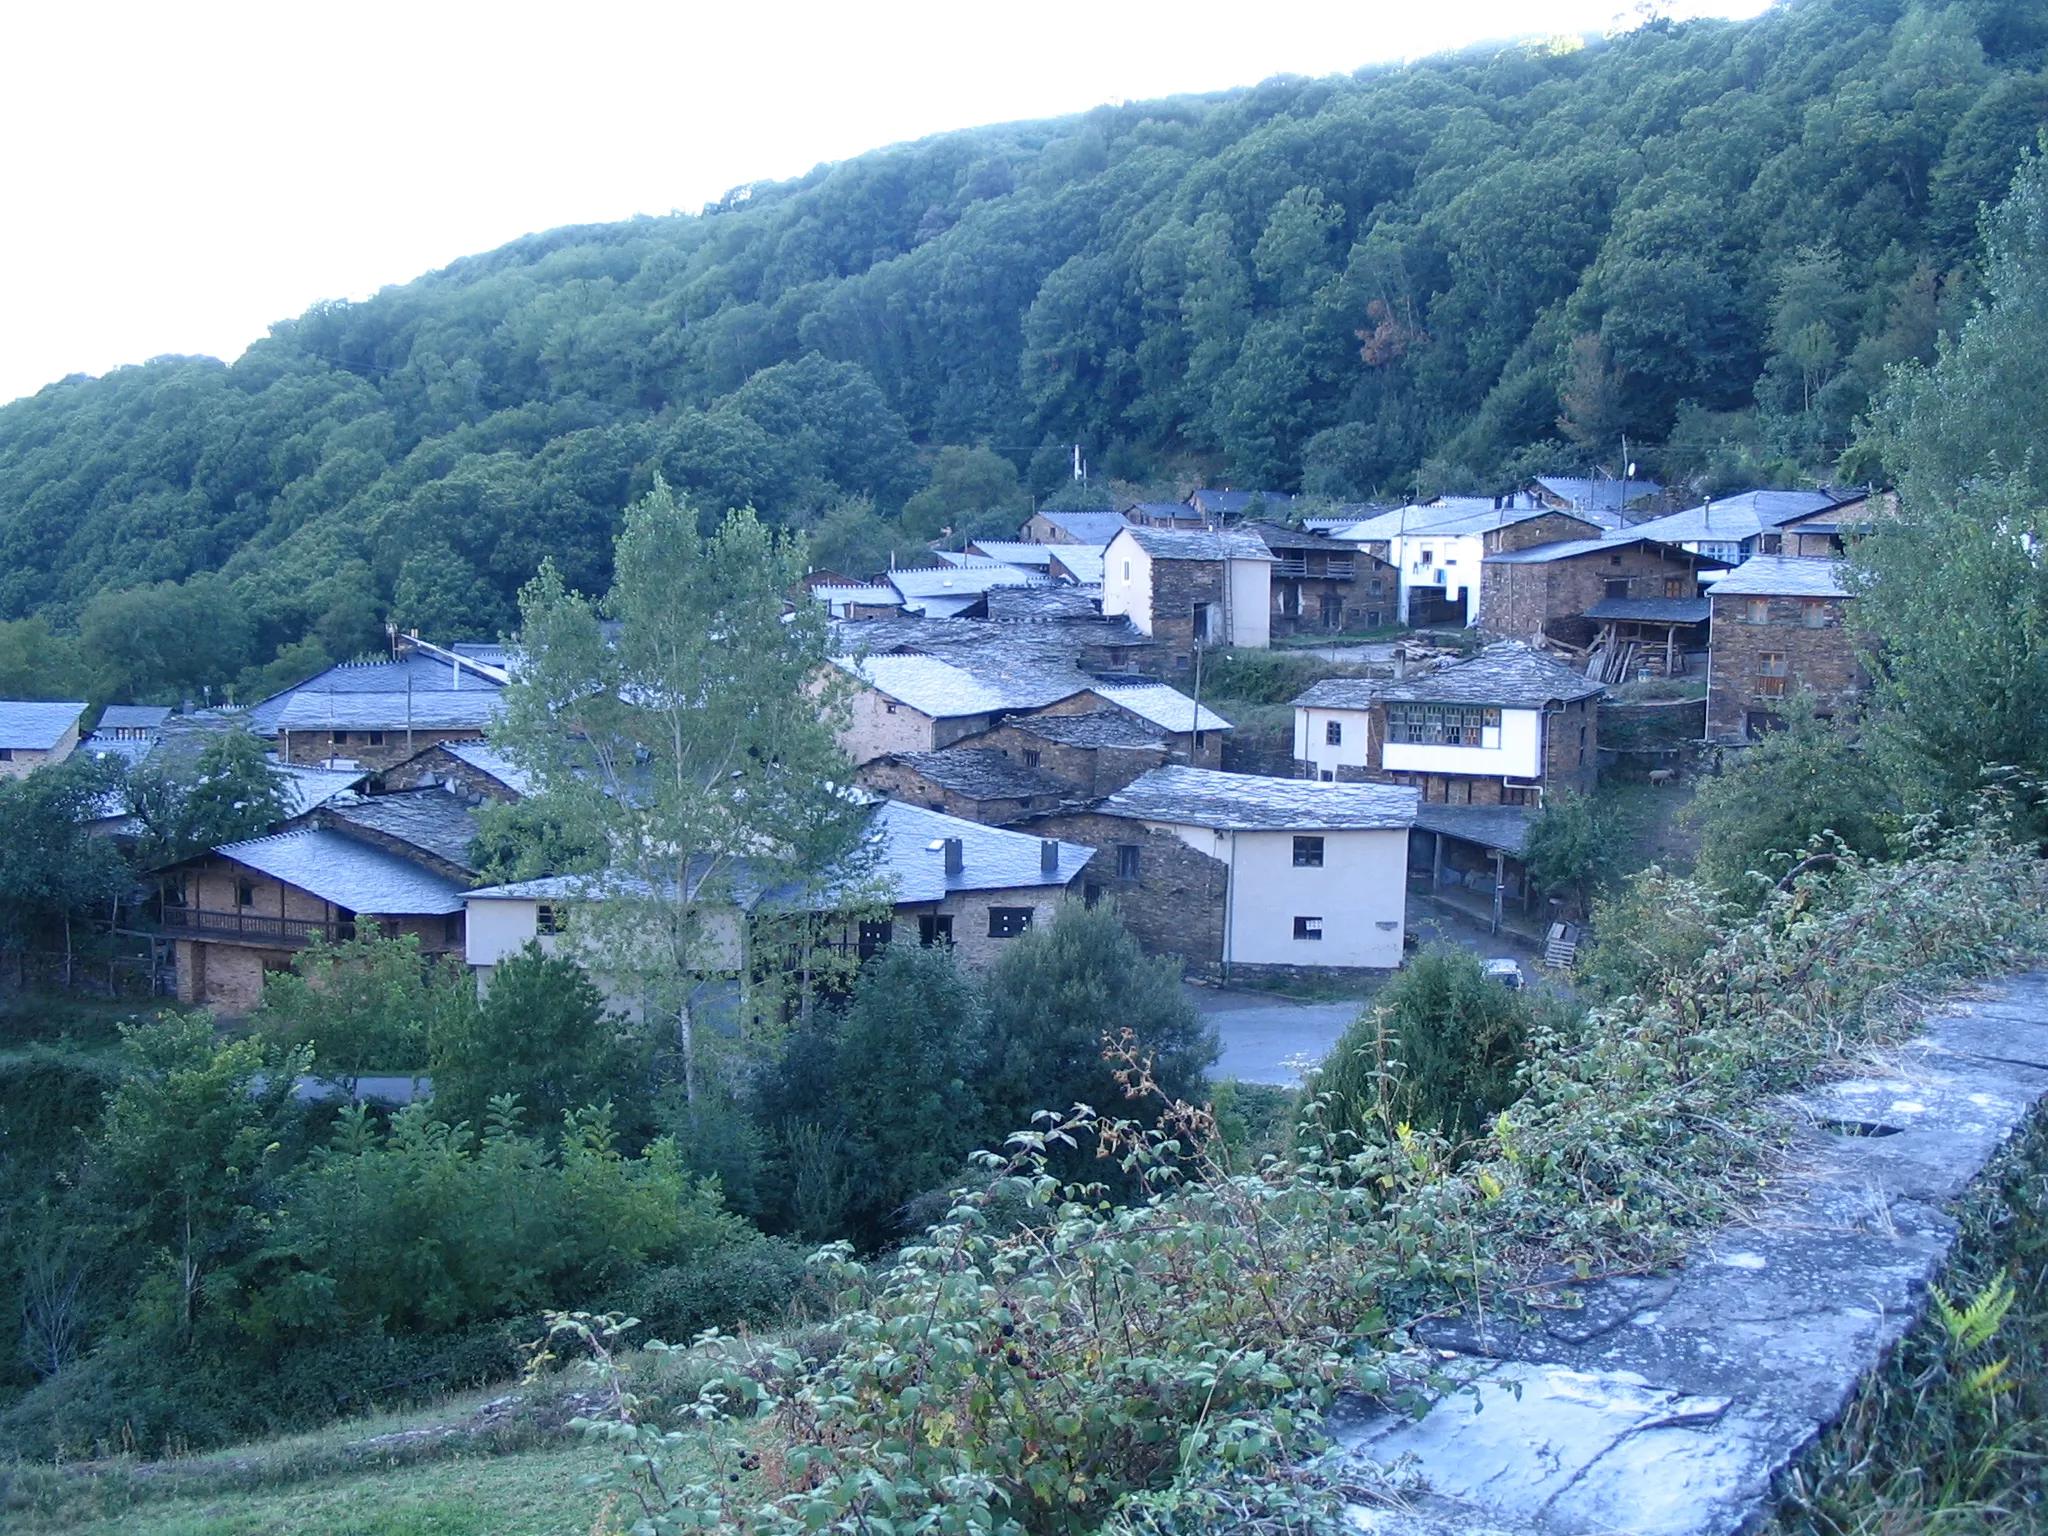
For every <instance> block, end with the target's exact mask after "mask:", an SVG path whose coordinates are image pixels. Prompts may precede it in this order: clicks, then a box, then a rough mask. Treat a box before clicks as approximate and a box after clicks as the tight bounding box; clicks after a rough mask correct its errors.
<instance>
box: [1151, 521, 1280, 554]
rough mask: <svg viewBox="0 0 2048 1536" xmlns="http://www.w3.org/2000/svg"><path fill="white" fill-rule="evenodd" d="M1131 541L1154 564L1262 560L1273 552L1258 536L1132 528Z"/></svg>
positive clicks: (1177, 529) (1181, 529)
mask: <svg viewBox="0 0 2048 1536" xmlns="http://www.w3.org/2000/svg"><path fill="white" fill-rule="evenodd" d="M1130 537H1131V538H1132V540H1134V541H1135V542H1136V544H1137V546H1138V548H1140V549H1142V550H1144V551H1145V553H1146V554H1148V555H1150V556H1151V557H1152V558H1153V559H1154V560H1259V561H1266V562H1270V561H1271V560H1272V558H1273V552H1272V551H1271V550H1269V549H1267V548H1266V546H1265V543H1264V541H1263V540H1261V539H1260V538H1259V536H1258V535H1257V534H1255V533H1238V532H1230V533H1211V532H1208V531H1206V530H1202V529H1192V528H1188V529H1183V528H1133V529H1131V530H1130Z"/></svg>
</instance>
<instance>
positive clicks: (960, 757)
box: [881, 747, 1080, 800]
mask: <svg viewBox="0 0 2048 1536" xmlns="http://www.w3.org/2000/svg"><path fill="white" fill-rule="evenodd" d="M881 761H883V762H885V763H901V764H902V765H903V766H904V767H906V768H909V769H911V770H913V771H914V772H916V773H918V774H920V775H922V776H923V777H924V778H927V779H929V780H931V781H932V783H934V784H936V785H938V786H939V787H940V788H942V789H950V790H952V791H953V792H954V793H955V794H960V795H966V796H967V797H968V798H969V799H973V800H1028V799H1032V798H1035V797H1036V796H1039V795H1050V796H1053V797H1054V798H1058V797H1061V796H1070V795H1076V794H1078V793H1079V792H1080V791H1079V790H1078V789H1077V788H1076V786H1074V785H1072V784H1069V783H1068V782H1067V781H1066V780H1065V779H1061V778H1055V777H1054V776H1053V775H1052V774H1049V773H1046V772H1044V771H1043V770H1041V769H1037V768H1027V767H1026V766H1024V764H1022V763H1020V762H1017V761H1016V760H1015V759H1013V758H1010V757H1006V756H1004V755H1003V754H1002V753H1001V752H998V751H996V750H995V749H994V748H992V747H948V748H947V749H946V750H945V751H943V752H896V753H891V754H890V755H889V756H887V757H885V758H882V759H881Z"/></svg>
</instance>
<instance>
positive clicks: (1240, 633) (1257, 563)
mask: <svg viewBox="0 0 2048 1536" xmlns="http://www.w3.org/2000/svg"><path fill="white" fill-rule="evenodd" d="M1223 570H1224V579H1225V580H1226V581H1228V582H1229V583H1230V637H1229V643H1230V644H1232V645H1241V646H1246V647H1249V648H1250V649H1252V650H1260V651H1262V650H1265V649H1266V648H1267V647H1268V646H1270V645H1271V644H1272V643H1273V566H1272V564H1271V562H1270V561H1266V560H1226V561H1224V562H1223Z"/></svg>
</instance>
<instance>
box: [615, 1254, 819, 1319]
mask: <svg viewBox="0 0 2048 1536" xmlns="http://www.w3.org/2000/svg"><path fill="white" fill-rule="evenodd" d="M826 1299H827V1298H826V1297H825V1296H824V1294H823V1292H822V1289H821V1288H820V1286H819V1285H818V1284H817V1282H816V1280H815V1278H814V1277H813V1275H812V1274H811V1271H810V1269H809V1267H808V1266H807V1265H806V1264H805V1262H804V1250H803V1249H802V1248H800V1247H799V1246H797V1245H796V1244H795V1243H791V1242H785V1241H782V1240H780V1239H776V1238H765V1239H763V1240H762V1241H760V1242H754V1243H743V1244H741V1245H740V1246H738V1247H735V1248H729V1249H726V1250H725V1251H723V1252H720V1253H713V1254H711V1255H709V1256H707V1257H705V1258H702V1259H698V1260H696V1261H694V1262H692V1263H689V1264H664V1265H660V1266H658V1267H652V1268H649V1269H646V1270H644V1271H642V1272H641V1274H640V1275H639V1276H637V1277H636V1278H635V1279H634V1280H633V1281H632V1282H631V1283H629V1284H628V1285H626V1286H625V1287H624V1288H622V1289H621V1290H620V1291H619V1292H618V1293H617V1295H616V1299H615V1303H614V1308H615V1310H617V1311H621V1312H626V1313H630V1314H631V1315H632V1316H634V1317H637V1318H639V1319H640V1321H641V1324H642V1327H643V1328H644V1330H645V1332H646V1336H647V1337H650V1338H657V1339H693V1338H695V1337H696V1336H697V1335H698V1334H700V1333H702V1332H703V1331H704V1330H705V1329H707V1328H717V1329H722V1330H728V1331H732V1330H737V1329H740V1328H762V1327H768V1326H772V1325H774V1324H778V1323H787V1322H790V1321H792V1320H793V1319H795V1318H797V1317H801V1316H803V1315H806V1314H807V1313H810V1312H812V1311H817V1310H822V1309H823V1307H824V1304H825V1301H826Z"/></svg>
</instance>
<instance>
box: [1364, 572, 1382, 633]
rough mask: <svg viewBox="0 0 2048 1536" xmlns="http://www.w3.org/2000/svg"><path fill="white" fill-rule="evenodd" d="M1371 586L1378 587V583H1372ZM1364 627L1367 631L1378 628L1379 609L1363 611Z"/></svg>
mask: <svg viewBox="0 0 2048 1536" xmlns="http://www.w3.org/2000/svg"><path fill="white" fill-rule="evenodd" d="M1373 585H1374V586H1378V585H1379V583H1378V582H1374V583H1373ZM1365 627H1366V628H1367V629H1378V628H1379V627H1380V611H1379V609H1377V608H1368V609H1366V610H1365Z"/></svg>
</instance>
